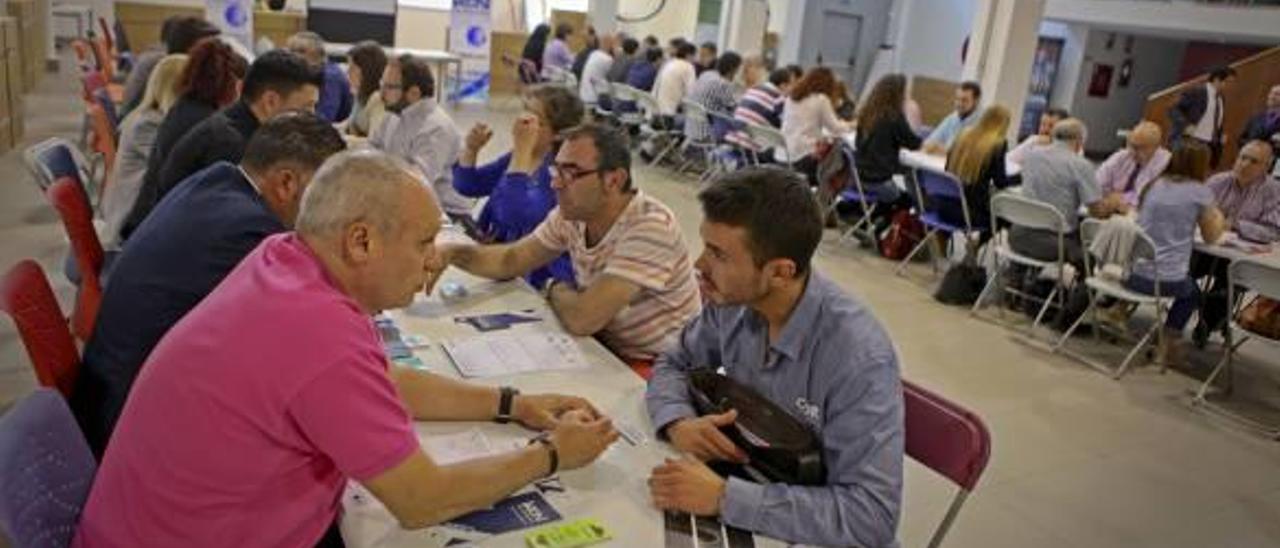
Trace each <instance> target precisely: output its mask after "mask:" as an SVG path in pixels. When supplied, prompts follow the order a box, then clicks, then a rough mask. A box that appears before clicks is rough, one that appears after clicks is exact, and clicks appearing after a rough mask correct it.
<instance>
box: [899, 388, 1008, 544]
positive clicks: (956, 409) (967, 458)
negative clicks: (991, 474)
mask: <svg viewBox="0 0 1280 548" xmlns="http://www.w3.org/2000/svg"><path fill="white" fill-rule="evenodd" d="M902 398H903V408H904V412H905V419H904V422H905V425H906V427H905V430H906V453H907V456H909V457H911V458H912V459H914V460H915V461H916V462H919V463H920V464H923V465H924V466H926V467H928V468H929V469H930V470H933V471H934V472H937V473H938V474H941V475H942V476H943V477H945V478H947V479H948V480H951V482H952V483H955V484H956V485H957V486H958V487H959V488H960V493H959V494H958V495H957V496H956V497H955V499H954V500H953V502H952V505H951V509H949V510H948V512H947V517H946V518H945V519H944V520H943V522H942V523H941V524H940V525H939V526H938V529H937V530H936V531H935V532H934V535H933V538H932V540H931V541H930V543H929V546H938V544H940V543H941V541H942V537H944V536H945V535H946V533H947V529H949V528H950V526H951V522H952V520H953V519H954V518H955V514H956V512H958V511H959V507H960V504H962V503H963V502H964V499H965V497H966V496H967V495H968V494H969V492H971V491H973V489H974V487H976V486H977V485H978V479H979V478H981V477H982V472H983V471H984V470H986V468H987V461H988V460H989V459H990V458H991V433H990V432H989V431H988V430H987V427H986V425H985V424H984V423H983V422H982V419H981V418H979V417H978V416H977V415H975V414H974V413H973V412H971V411H969V410H967V409H965V408H963V407H960V406H959V405H957V404H955V403H953V402H951V401H950V400H947V399H946V398H943V397H942V396H939V395H937V394H934V393H933V392H930V391H928V390H925V389H924V388H921V387H919V386H916V385H915V384H912V383H910V382H908V381H906V380H903V381H902Z"/></svg>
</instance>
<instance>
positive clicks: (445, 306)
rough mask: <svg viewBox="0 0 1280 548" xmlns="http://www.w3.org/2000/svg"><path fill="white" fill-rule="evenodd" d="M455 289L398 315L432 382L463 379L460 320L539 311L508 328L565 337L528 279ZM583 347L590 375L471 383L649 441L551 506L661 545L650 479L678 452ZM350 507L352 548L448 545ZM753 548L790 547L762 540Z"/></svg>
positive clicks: (598, 351) (440, 429)
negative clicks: (583, 408) (627, 429)
mask: <svg viewBox="0 0 1280 548" xmlns="http://www.w3.org/2000/svg"><path fill="white" fill-rule="evenodd" d="M450 281H452V282H457V283H460V284H462V285H463V286H464V287H465V288H466V290H467V294H466V295H465V296H462V297H458V298H454V299H444V298H442V297H440V296H439V293H440V291H439V289H440V285H437V291H436V295H433V296H431V297H430V298H422V297H420V298H419V300H418V301H417V302H416V303H414V304H413V305H412V306H410V307H409V308H407V309H405V310H402V311H396V312H393V313H392V314H391V316H392V317H394V318H395V319H396V321H397V323H398V324H399V326H400V329H401V330H402V331H403V332H404V334H406V335H421V336H425V337H427V338H428V339H429V340H430V342H431V343H432V344H431V346H430V348H427V349H423V350H418V351H417V352H416V356H417V357H418V358H419V359H421V360H422V361H423V362H424V363H425V364H426V367H427V368H428V369H429V370H431V371H432V372H434V373H439V374H443V375H449V376H451V377H455V378H456V377H459V374H458V371H457V370H456V369H455V368H454V367H453V366H452V364H451V362H450V361H449V358H448V357H447V356H446V355H445V354H444V352H443V351H442V350H441V348H440V346H439V343H440V342H441V341H442V340H445V339H448V338H452V337H459V336H472V335H475V334H477V332H476V331H475V330H474V329H473V328H471V327H470V326H468V325H466V324H459V323H457V322H455V321H454V317H455V316H459V315H472V314H484V313H497V312H513V311H520V310H529V309H532V310H534V311H535V313H536V314H537V315H538V316H539V317H541V318H542V321H541V322H536V323H528V324H520V325H516V326H513V327H511V328H510V329H511V330H512V331H520V330H535V329H542V330H546V329H554V330H557V331H559V330H561V328H560V326H559V323H558V322H557V320H556V318H555V316H554V314H553V313H552V312H551V311H550V309H549V308H548V307H547V305H546V302H545V301H544V300H543V299H542V298H541V297H540V296H539V295H538V294H537V293H536V292H535V291H534V290H533V289H532V288H530V287H529V286H528V284H526V283H524V282H523V281H522V280H515V281H509V282H490V281H486V280H481V279H479V278H475V277H473V276H470V275H467V274H465V273H462V272H459V271H457V270H456V269H450V270H449V271H448V272H446V274H445V276H444V279H443V280H442V281H441V282H442V284H443V283H445V282H450ZM505 332H507V331H499V332H497V333H505ZM576 340H577V343H578V346H579V348H580V349H581V350H582V352H583V353H584V355H585V356H586V357H587V360H588V361H589V362H590V368H589V369H588V370H570V371H557V372H541V373H532V374H523V375H514V376H509V377H503V378H488V379H476V380H474V382H478V383H483V384H488V385H492V386H498V385H509V386H514V387H516V388H518V389H519V390H520V391H522V392H525V393H538V392H558V393H565V394H573V395H578V396H583V397H586V398H587V399H589V400H591V402H592V403H593V404H594V405H595V406H596V407H597V408H598V409H600V410H601V411H602V412H604V413H606V414H607V415H609V416H610V417H611V418H612V419H613V420H614V422H615V423H618V424H624V425H628V426H631V427H633V428H634V429H635V430H638V431H642V432H644V434H645V437H644V439H643V440H640V443H639V444H637V445H632V444H631V443H629V442H628V441H626V440H624V439H619V440H618V442H617V443H615V444H614V445H613V446H612V447H610V448H609V449H608V450H607V451H606V452H605V453H604V454H603V455H602V456H601V458H600V459H599V460H598V461H596V462H595V463H593V464H591V465H589V466H587V467H585V468H582V469H580V470H575V471H570V472H561V473H560V475H559V477H560V479H561V481H562V483H563V484H564V486H565V487H566V488H568V490H569V492H568V494H567V495H566V500H565V501H553V504H554V505H555V506H556V509H557V510H558V511H559V512H560V513H561V515H562V516H563V517H564V519H565V520H566V522H567V521H572V520H576V519H583V518H594V519H597V520H599V521H600V522H601V523H602V524H603V525H604V526H605V527H606V528H607V529H609V530H610V531H611V532H612V533H613V538H614V540H613V544H614V545H618V546H655V547H656V546H662V544H663V539H664V531H665V529H664V525H663V515H662V512H660V511H659V510H658V509H657V508H655V507H654V506H653V504H652V502H651V500H650V497H649V490H648V485H647V483H646V482H647V480H648V477H649V472H650V470H652V468H653V467H654V466H657V465H658V464H659V463H661V462H662V460H663V459H664V458H666V457H670V456H674V453H673V452H672V450H671V449H670V447H669V446H668V445H667V444H665V443H663V442H659V441H657V440H656V438H654V436H653V434H652V430H653V428H652V425H651V423H650V421H649V418H648V413H647V412H646V411H645V406H644V389H645V384H644V381H643V380H642V379H641V378H640V377H639V376H637V375H636V374H635V373H633V372H632V371H631V370H630V369H629V368H628V367H627V366H626V365H625V364H623V363H622V362H621V361H620V360H618V358H616V357H615V356H614V355H613V354H611V353H610V352H609V351H608V350H607V349H605V348H604V346H602V345H601V344H600V343H599V342H597V341H596V340H595V339H592V338H590V337H579V338H577V339H576ZM415 426H416V429H417V431H418V436H419V437H420V438H421V439H426V438H427V437H429V436H433V435H440V434H449V433H456V432H462V431H466V430H470V429H479V430H480V431H481V432H483V433H484V434H485V435H486V437H488V438H489V439H490V440H492V441H494V442H495V445H501V444H504V443H508V442H511V441H513V440H524V439H527V438H529V437H531V436H533V433H532V432H529V431H527V430H524V429H523V428H521V427H519V426H515V425H499V424H493V423H488V422H485V423H430V424H428V423H417V424H416V425H415ZM343 507H344V515H343V518H342V523H341V526H342V532H343V537H344V538H345V540H346V543H347V546H351V547H352V548H366V547H381V548H392V547H401V546H403V547H409V546H413V547H421V546H437V545H440V542H441V541H442V540H447V539H442V538H441V535H442V533H441V531H440V529H439V528H428V529H425V530H420V531H406V530H403V529H401V528H400V527H399V526H398V525H397V523H396V521H395V519H394V518H393V517H392V516H391V514H390V513H389V512H388V511H387V510H386V508H384V507H383V506H382V505H381V504H379V503H378V502H377V501H376V500H374V499H373V497H371V496H369V495H368V493H367V492H363V490H362V489H359V488H358V487H355V486H353V487H352V488H350V489H348V491H347V493H346V494H345V495H344V497H343ZM528 532H529V530H523V531H516V532H512V533H508V534H506V535H501V536H497V537H492V538H489V539H486V540H485V541H483V542H482V543H481V544H482V545H483V546H499V547H513V548H514V547H517V546H520V547H523V546H525V540H524V535H525V534H526V533H528ZM756 545H757V546H761V547H768V546H783V544H782V543H779V542H776V541H769V540H767V539H763V538H759V537H757V538H756Z"/></svg>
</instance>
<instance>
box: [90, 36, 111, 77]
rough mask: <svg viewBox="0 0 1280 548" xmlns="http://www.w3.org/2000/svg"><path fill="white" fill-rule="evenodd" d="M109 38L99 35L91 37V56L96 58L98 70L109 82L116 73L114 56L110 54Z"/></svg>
mask: <svg viewBox="0 0 1280 548" xmlns="http://www.w3.org/2000/svg"><path fill="white" fill-rule="evenodd" d="M109 40H110V39H108V38H103V37H101V36H99V37H97V38H94V39H93V42H92V44H93V56H94V58H96V59H97V60H98V70H99V71H102V76H103V77H104V78H106V79H107V81H108V82H110V81H111V80H112V79H113V78H115V75H116V58H115V56H114V55H112V54H111V44H110V42H109Z"/></svg>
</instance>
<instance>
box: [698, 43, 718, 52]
mask: <svg viewBox="0 0 1280 548" xmlns="http://www.w3.org/2000/svg"><path fill="white" fill-rule="evenodd" d="M698 47H699V48H702V49H705V50H710V51H711V53H715V52H717V51H719V50H717V49H716V43H715V42H703V43H702V45H701V46H698Z"/></svg>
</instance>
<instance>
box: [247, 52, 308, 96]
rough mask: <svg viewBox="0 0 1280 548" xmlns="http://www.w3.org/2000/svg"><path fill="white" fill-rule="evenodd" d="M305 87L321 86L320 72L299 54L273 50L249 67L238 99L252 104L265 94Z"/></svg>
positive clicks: (283, 94)
mask: <svg viewBox="0 0 1280 548" xmlns="http://www.w3.org/2000/svg"><path fill="white" fill-rule="evenodd" d="M307 85H311V86H315V87H317V88H320V87H323V86H324V69H323V68H321V67H315V66H312V65H311V64H310V63H307V60H306V59H303V58H302V56H301V55H298V54H296V53H293V52H291V51H288V50H283V49H273V50H271V51H268V52H266V53H264V54H262V55H259V56H258V58H257V59H254V61H253V64H252V65H249V74H248V75H247V76H245V78H244V87H243V89H241V91H240V96H241V97H242V98H243V99H244V100H245V101H248V102H253V101H257V100H258V98H259V97H262V94H263V93H266V92H267V91H274V92H276V93H277V94H279V95H281V96H286V95H289V94H290V93H293V92H295V91H297V90H299V89H301V88H302V87H303V86H307Z"/></svg>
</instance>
